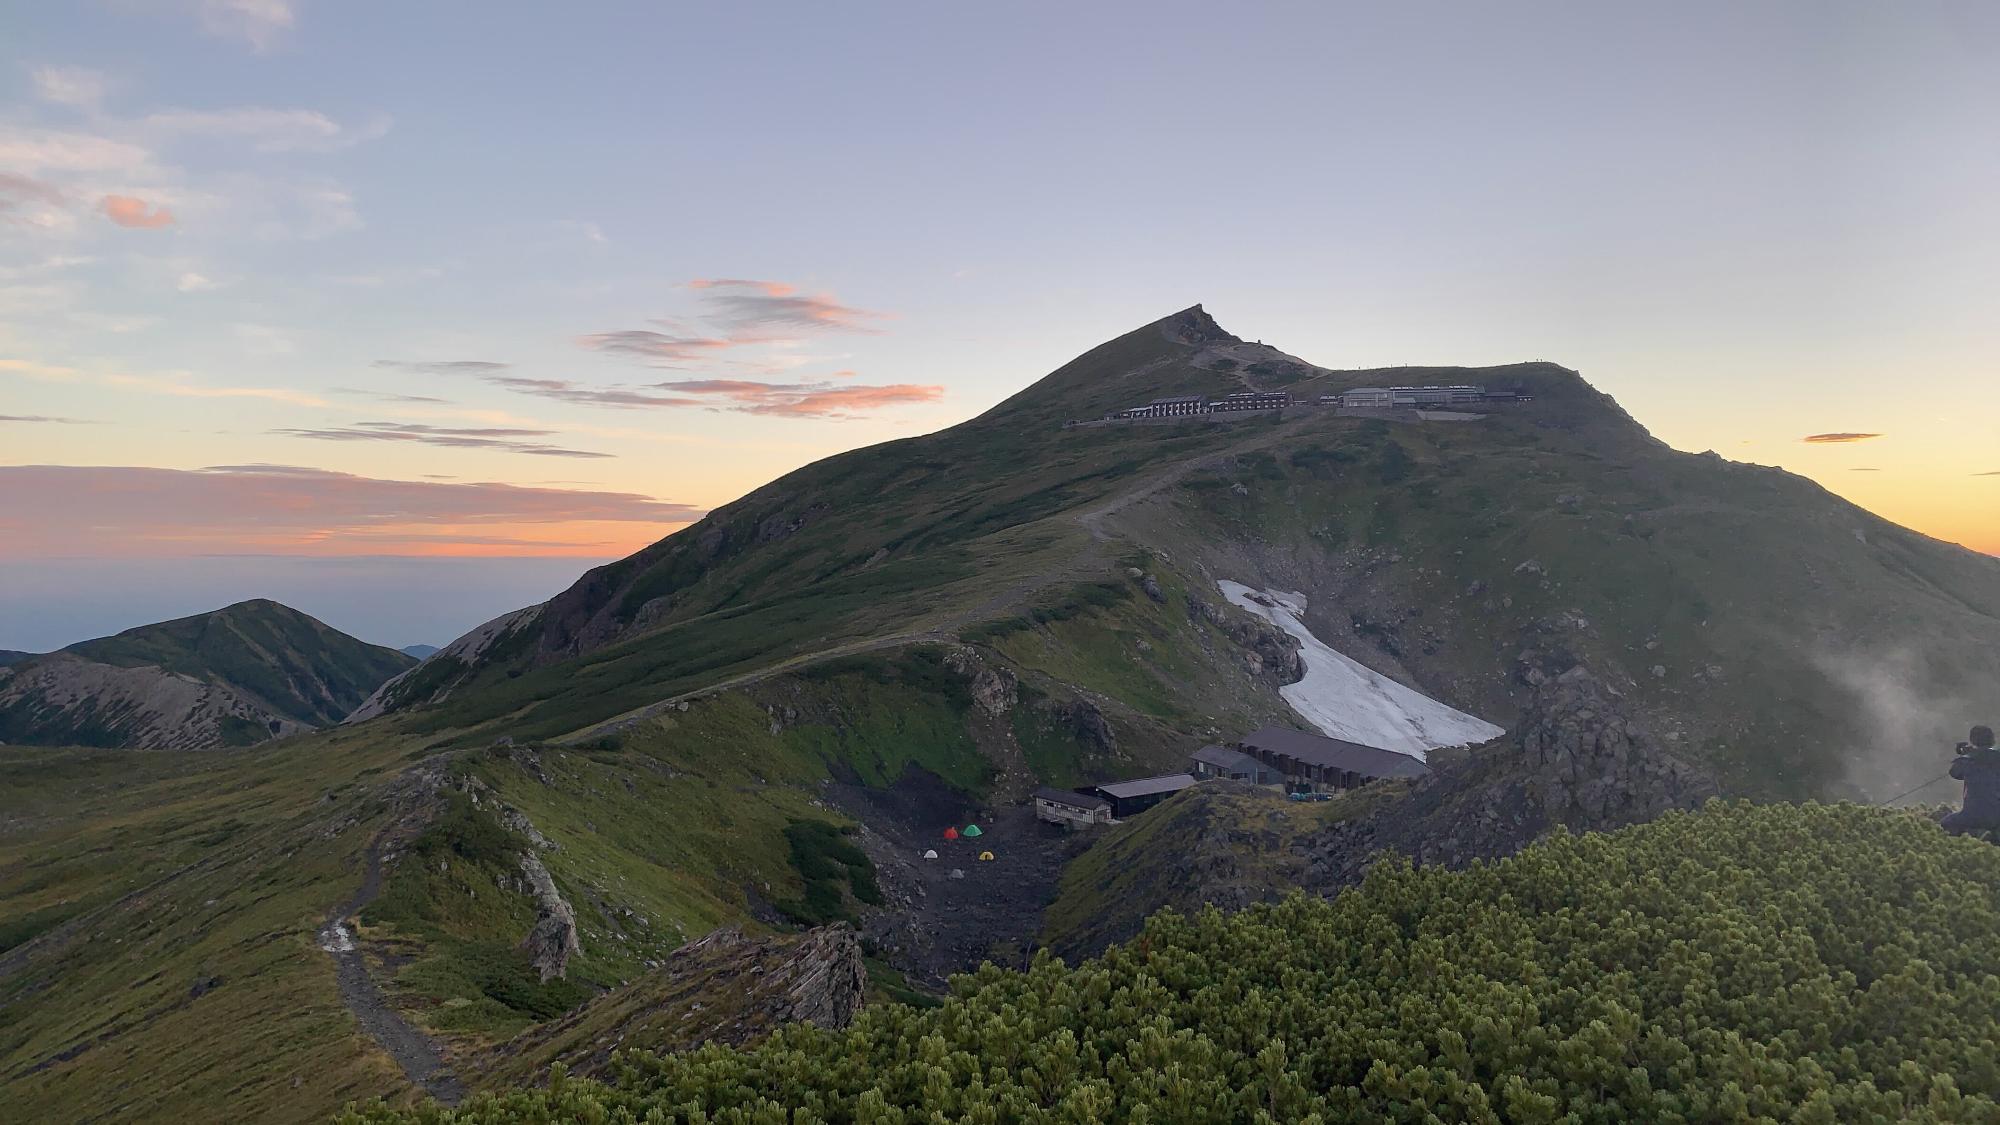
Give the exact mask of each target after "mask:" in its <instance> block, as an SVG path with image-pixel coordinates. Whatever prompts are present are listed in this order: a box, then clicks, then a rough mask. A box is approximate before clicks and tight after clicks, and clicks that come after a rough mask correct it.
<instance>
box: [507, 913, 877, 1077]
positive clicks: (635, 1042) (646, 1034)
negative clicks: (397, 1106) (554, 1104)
mask: <svg viewBox="0 0 2000 1125" xmlns="http://www.w3.org/2000/svg"><path fill="white" fill-rule="evenodd" d="M867 990H868V971H867V967H866V966H865V965H864V964H863V962H862V959H861V943H860V941H859V940H858V939H857V938H856V937H855V934H854V931H853V930H852V929H850V928H849V927H847V926H845V925H834V926H825V927H822V928H820V929H816V930H810V931H808V932H806V933H804V934H798V935H774V936H765V937H751V936H748V935H746V934H744V933H743V931H742V930H740V929H738V928H736V927H734V926H730V927H727V928H724V929H720V930H716V931H715V932H713V933H711V934H709V935H708V936H706V937H703V938H701V939H699V940H696V941H693V942H690V943H688V944H687V945H684V946H682V947H681V948H679V949H677V950H675V951H674V952H673V953H671V954H669V955H668V956H667V959H666V960H665V961H664V962H662V963H661V964H660V966H659V967H658V968H656V969H653V970H650V971H649V972H647V973H646V974H645V975H644V976H642V977H640V978H638V979H637V980H634V981H632V982H631V983H630V984H627V985H624V986H621V987H619V988H616V989H613V990H611V991H610V992H607V993H605V994H604V995H602V996H599V997H597V998H595V999H593V1000H591V1001H590V1002H589V1003H586V1004H584V1005H583V1006H582V1007H579V1008H577V1009H576V1010H574V1011H572V1012H570V1013H569V1014H567V1015H565V1016H563V1017H562V1018H561V1019H559V1020H556V1021H554V1022H552V1023H548V1024H543V1025H541V1026H539V1027H536V1028H532V1029H530V1030H528V1031H526V1032H524V1033H522V1034H521V1035H519V1036H517V1037H516V1038H514V1039H512V1040H510V1041H508V1042H507V1043H505V1044H503V1045H501V1046H499V1047H497V1048H495V1049H494V1051H493V1052H492V1053H491V1054H489V1055H487V1056H486V1057H484V1058H482V1059H478V1060H475V1061H474V1063H473V1068H474V1069H476V1070H477V1071H479V1072H481V1078H482V1082H481V1084H497V1083H500V1082H509V1083H518V1082H524V1081H535V1080H537V1079H545V1078H546V1076H547V1069H548V1066H549V1064H550V1063H555V1062H561V1063H563V1064H565V1065H566V1066H568V1067H569V1069H570V1073H572V1074H581V1075H595V1074H602V1073H604V1072H605V1071H606V1070H608V1068H609V1066H610V1062H611V1053H612V1052H613V1051H616V1050H620V1049H626V1050H634V1049H637V1050H647V1051H660V1052H666V1051H683V1050H691V1049H693V1048H695V1047H698V1046H700V1045H702V1044H703V1043H722V1044H726V1045H729V1046H736V1047H740V1046H743V1045H745V1044H747V1043H751V1042H754V1041H756V1040H758V1039H761V1038H763V1037H764V1036H766V1035H769V1034H770V1033H771V1032H773V1031H776V1030H777V1029H778V1028H779V1027H781V1026H783V1025H785V1024H788V1023H801V1022H804V1023H811V1024H816V1025H818V1026H820V1027H825V1028H832V1029H838V1028H843V1027H846V1026H847V1025H848V1024H849V1023H851V1022H853V1020H854V1015H855V1013H856V1012H858V1011H860V1010H861V1005H862V1002H863V1001H864V1000H865V999H866V995H867Z"/></svg>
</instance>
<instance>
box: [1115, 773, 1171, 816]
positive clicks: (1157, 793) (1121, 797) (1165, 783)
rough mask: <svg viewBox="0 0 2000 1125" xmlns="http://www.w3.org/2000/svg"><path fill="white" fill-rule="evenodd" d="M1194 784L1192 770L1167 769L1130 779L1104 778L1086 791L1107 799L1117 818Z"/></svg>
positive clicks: (1154, 803) (1155, 803)
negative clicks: (1177, 771) (1104, 780)
mask: <svg viewBox="0 0 2000 1125" xmlns="http://www.w3.org/2000/svg"><path fill="white" fill-rule="evenodd" d="M1193 784H1195V779H1194V775H1193V774H1187V773H1169V774H1161V775H1160V776H1158V777H1141V778H1136V779H1134V780H1132V781H1107V782H1105V783H1104V784H1102V785H1093V786H1091V787H1090V790H1089V792H1091V793H1094V794H1096V795H1097V796H1099V797H1102V798H1104V799H1105V800H1106V801H1109V802H1110V803H1111V815H1112V816H1114V817H1118V818H1124V817H1128V816H1131V815H1132V814H1133V813H1138V812H1145V811H1146V810H1147V809H1150V808H1152V807H1153V806H1154V805H1157V804H1159V803H1160V802H1161V801H1164V800H1166V799H1167V798H1168V797H1171V796H1173V795H1174V794H1176V793H1178V792H1180V791H1181V790H1183V789H1186V788H1187V787H1189V786H1191V785H1193Z"/></svg>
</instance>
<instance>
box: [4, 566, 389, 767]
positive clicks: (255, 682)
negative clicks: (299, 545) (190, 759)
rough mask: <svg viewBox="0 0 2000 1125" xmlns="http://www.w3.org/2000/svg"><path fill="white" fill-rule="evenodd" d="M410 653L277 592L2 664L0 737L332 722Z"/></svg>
mask: <svg viewBox="0 0 2000 1125" xmlns="http://www.w3.org/2000/svg"><path fill="white" fill-rule="evenodd" d="M414 663H416V661H415V660H414V659H413V658H411V657H408V656H404V655H403V654H401V653H398V652H396V651H394V650H393V649H386V648H382V647H380V646H378V645H371V644H368V643H366V642H363V641H359V640H356V639H354V638H353V637H350V636H348V635H347V634H345V633H342V632H340V631H339V630H337V629H334V628H332V627H331V626H328V625H326V624H324V623H323V622H320V621H317V620H315V619H313V618H311V617H308V616H306V615H305V614H303V613H300V612H298V611H297V610H295V609H291V608H288V607H286V606H283V605H279V604H278V603H277V602H273V601H265V600H255V601H247V602H239V603H237V604H236V605H232V606H227V607H225V608H223V609H218V610H215V611H214V612H212V613H203V614H197V615H195V616H193V617H184V618H180V619H179V620H175V621H165V622H161V623H159V624H156V625H144V626H141V627H139V628H136V629H128V630H126V631H125V632H122V633H119V634H117V635H116V636H110V637H101V638H98V639H97V640H90V641H81V642H78V643H77V644H73V645H70V646H69V647H68V648H65V649H62V650H60V651H58V652H52V653H48V654H46V655H41V656H26V657H25V658H24V659H21V660H17V661H14V662H13V663H11V664H8V665H6V666H5V667H4V668H0V742H10V743H26V744H31V745H45V746H63V745H74V746H97V747H123V748H131V749H150V750H185V749H211V748H214V747H218V746H246V745H250V744H253V743H257V742H262V741H265V740H267V739H270V738H275V737H278V736H280V735H287V734H296V733H298V732H300V731H304V730H310V729H313V728H316V727H324V726H330V725H332V724H334V723H338V722H339V721H340V720H341V719H343V718H345V717H346V716H347V714H348V713H349V712H350V711H352V710H353V709H354V708H355V707H357V706H359V705H360V703H361V702H362V700H364V699H366V698H367V696H368V694H369V693H370V692H372V691H374V690H375V689H376V688H377V687H379V686H380V685H381V684H382V682H383V681H384V680H386V679H388V678H389V677H391V676H394V675H397V674H398V673H400V672H402V671H404V670H405V669H407V668H409V667H410V666H411V665H413V664H414Z"/></svg>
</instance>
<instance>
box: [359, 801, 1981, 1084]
mask: <svg viewBox="0 0 2000 1125" xmlns="http://www.w3.org/2000/svg"><path fill="white" fill-rule="evenodd" d="M1996 888H2000V848H1994V847H1993V846H1991V845H1988V844H1984V843H1979V842H1976V841H1971V840H1964V839H1952V838H1948V837H1946V836H1945V835H1944V834H1943V833H1941V832H1940V831H1939V830H1938V829H1937V828H1936V827H1935V826H1933V825H1931V824H1929V823H1927V822H1925V821H1923V820H1921V819H1918V818H1916V817H1914V816H1911V815H1907V814H1899V813H1892V812H1883V811H1876V810H1869V809H1862V808H1856V807H1853V806H1836V807H1823V806H1816V805H1804V806H1790V805H1773V806H1761V807H1752V806H1747V805H1730V806H1721V805H1718V806H1712V807H1711V808H1710V809H1709V810H1708V811H1705V812H1702V813H1696V814H1681V815H1674V816H1670V817H1668V818H1666V819H1664V820H1662V821H1659V822H1657V823H1654V824H1650V825H1645V826H1641V827H1637V828H1631V829H1627V830H1624V831H1622V832H1618V833H1614V834H1610V835H1602V836H1598V835H1592V836H1581V837H1568V836H1562V837H1558V838H1555V839H1552V840H1549V841H1547V842H1545V843H1543V844H1540V845H1537V846H1535V847H1532V848H1530V849H1528V850H1527V851H1525V852H1523V853H1521V854H1520V855H1519V856H1516V857H1514V858H1512V859H1509V860H1505V861H1503V862H1500V863H1497V864H1493V865H1490V866H1481V867H1475V868H1473V869H1471V870H1467V871H1462V872H1457V873H1448V872H1444V871H1440V870H1435V869H1429V868H1415V869H1413V868H1411V867H1409V866H1407V865H1404V864H1399V863H1396V864H1385V865H1384V866H1382V867H1380V868H1378V869H1377V870H1376V871H1375V872H1374V873H1373V874H1372V875H1371V876H1370V877H1369V878H1368V880H1367V882H1366V883H1365V884H1364V885H1363V886H1362V887H1360V888H1359V889H1356V890H1353V891H1350V892H1348V893H1346V894H1343V895H1341V896H1340V897H1339V898H1338V899H1336V900H1334V901H1331V902H1325V901H1318V900H1309V899H1305V898H1298V897H1295V898H1293V899H1291V900H1289V901H1287V902H1284V903H1281V904H1278V905H1275V906H1267V907H1255V908H1252V909H1250V910H1247V911H1245V912H1243V913H1241V914H1237V915H1235V916H1233V917H1223V916H1222V915H1220V914H1217V913H1216V912H1214V911H1212V910H1211V911H1207V912H1204V913H1203V914H1200V915H1198V916H1196V917H1192V918H1184V917H1178V916H1174V915H1170V914H1166V915H1160V916H1158V917H1155V918H1154V919H1153V920H1152V922H1151V923H1150V924H1149V925H1148V927H1147V930H1146V932H1145V934H1144V936H1143V937H1141V938H1140V939H1139V940H1137V941H1135V942H1133V943H1132V944H1131V945H1129V946H1126V947H1123V948H1119V949H1114V950H1112V951H1111V952H1110V953H1108V954H1106V955H1105V957H1103V958H1102V959H1101V960H1098V961H1092V962H1088V963H1086V964H1084V965H1082V966H1080V967H1078V968H1076V969H1068V968H1065V967H1063V966H1062V965H1061V964H1059V963H1056V962H1053V961H1050V960H1048V959H1042V960H1040V961H1038V962H1037V964H1036V965H1035V966H1034V967H1033V968H1031V969H1030V970H1029V971H1027V972H1024V973H1013V972H1003V971H1001V970H998V969H995V968H993V967H992V966H987V967H985V968H983V969H981V970H980V971H979V972H978V973H976V974H973V975H971V976H968V977H963V978H960V979H959V980H958V981H956V982H955V985H954V996H953V997H952V998H951V999H950V1000H949V1001H948V1002H947V1003H946V1004H945V1005H944V1006H942V1007H941V1008H938V1009H935V1010H932V1011H917V1010H913V1009H910V1008H905V1007H901V1006H888V1007H880V1008H873V1009H870V1010H868V1011H866V1012H864V1013H863V1014H862V1016H861V1017H860V1019H859V1020H858V1021H857V1022H856V1023H855V1025H854V1026H853V1027H852V1028H850V1029H848V1030H847V1031H845V1032H838V1033H831V1032H822V1031H817V1030H814V1029H812V1028H808V1027H795V1028H791V1029H788V1030H786V1031H784V1032H782V1033H780V1034H779V1035H778V1036H776V1037H774V1038H773V1039H772V1040H770V1041H769V1042H767V1043H766V1044H764V1045H763V1046H761V1047H758V1048H756V1049H753V1050H748V1051H732V1050H723V1049H719V1048H705V1049H703V1050H700V1051H697V1052H694V1053H692V1054H687V1055H680V1056H671V1057H666V1058H660V1057H655V1056H650V1055H635V1056H627V1057H625V1058H623V1059H622V1060H621V1062H620V1064H619V1069H618V1073H617V1077H616V1079H615V1081H614V1082H613V1083H612V1084H611V1085H608V1086H606V1085H599V1084H596V1083H588V1082H575V1081H567V1080H564V1079H562V1078H560V1077H558V1078H557V1079H556V1080H555V1081H553V1082H551V1084H550V1086H549V1087H548V1088H547V1089H537V1090H524V1091H518V1092H514V1093H510V1094H507V1095H504V1096H501V1097H498V1098H491V1097H481V1098H479V1099H476V1100H475V1101H473V1102H472V1103H470V1104H469V1105H467V1106H466V1107H464V1108H461V1109H459V1110H457V1111H455V1112H454V1111H448V1110H444V1109H440V1108H437V1107H429V1108H424V1109H419V1110H416V1111H414V1112H398V1111H392V1110H388V1109H381V1108H378V1109H371V1110H367V1111H364V1112H361V1113H358V1114H354V1115H351V1116H350V1118H349V1120H350V1121H352V1122H357V1123H360V1122H402V1121H422V1122H443V1121H462V1122H480V1123H501V1122H510V1123H511V1122H546V1121H567V1120H589V1121H621V1122H622V1121H630V1122H638V1121H647V1122H654V1121H658V1122H667V1121H713V1122H785V1121H869V1122H917V1121H925V1122H929V1121H985V1122H1001V1121H1010V1122H1011V1121H1077V1122H1083V1121H1102V1120H1126V1121H1153V1122H1167V1121H1214V1120H1244V1121H1249V1120H1276V1121H1300V1120H1318V1121H1328V1122H1331V1121H1354V1120H1360V1121H1411V1122H1419V1121H1485V1122H1500V1121H1507V1122H1556V1121H1567V1122H1605V1123H1611V1122H1627V1121H1648V1122H1656V1121H1686V1122H1692V1121H1801V1122H1888V1121H1903V1120H1918V1121H1994V1120H2000V1102H1996V1099H2000V1057H1996V1047H1995V1044H1996V1042H2000V901H1996V893H1995V890H1996ZM788 1111H790V1115H789V1116H788Z"/></svg>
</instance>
